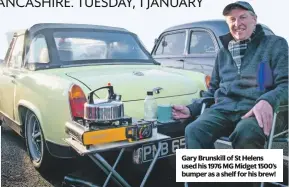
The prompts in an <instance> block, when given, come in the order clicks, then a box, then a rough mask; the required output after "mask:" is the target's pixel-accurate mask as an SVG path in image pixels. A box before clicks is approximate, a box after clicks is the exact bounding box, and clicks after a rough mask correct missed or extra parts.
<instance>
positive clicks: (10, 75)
mask: <svg viewBox="0 0 289 187" xmlns="http://www.w3.org/2000/svg"><path fill="white" fill-rule="evenodd" d="M9 77H12V78H14V79H16V77H17V76H16V75H14V74H9Z"/></svg>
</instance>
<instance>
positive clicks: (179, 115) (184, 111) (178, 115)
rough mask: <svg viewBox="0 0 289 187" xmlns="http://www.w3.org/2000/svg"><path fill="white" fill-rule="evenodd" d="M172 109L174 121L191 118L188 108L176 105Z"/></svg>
mask: <svg viewBox="0 0 289 187" xmlns="http://www.w3.org/2000/svg"><path fill="white" fill-rule="evenodd" d="M172 109H173V110H172V115H173V118H174V119H187V118H189V117H190V116H191V113H190V110H189V108H188V107H186V106H183V105H174V106H173V107H172Z"/></svg>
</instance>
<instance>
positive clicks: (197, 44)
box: [189, 31, 216, 54]
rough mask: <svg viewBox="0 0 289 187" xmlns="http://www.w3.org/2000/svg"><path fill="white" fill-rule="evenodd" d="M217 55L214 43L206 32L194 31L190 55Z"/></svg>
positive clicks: (191, 38)
mask: <svg viewBox="0 0 289 187" xmlns="http://www.w3.org/2000/svg"><path fill="white" fill-rule="evenodd" d="M206 53H216V49H215V45H214V42H213V40H212V38H211V36H210V34H209V33H208V32H206V31H192V32H191V37H190V47H189V54H206Z"/></svg>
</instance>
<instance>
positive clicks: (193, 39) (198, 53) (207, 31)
mask: <svg viewBox="0 0 289 187" xmlns="http://www.w3.org/2000/svg"><path fill="white" fill-rule="evenodd" d="M262 26H263V28H264V31H265V33H266V34H270V35H271V34H274V33H273V31H272V30H271V29H270V28H269V27H267V26H266V25H264V24H262ZM228 32H229V28H228V25H227V23H226V21H225V20H208V21H198V22H192V23H187V24H181V25H176V26H172V27H170V28H168V29H166V30H164V31H163V32H162V33H161V34H160V36H159V37H158V38H157V39H156V40H155V45H154V47H153V49H152V52H151V54H152V56H153V58H154V59H155V60H156V61H157V62H159V63H161V65H162V66H166V67H173V68H178V69H187V70H192V71H196V72H201V73H204V74H206V75H209V76H210V75H211V72H212V69H213V67H214V64H215V58H216V57H217V53H218V51H219V49H220V48H222V47H223V44H222V42H221V41H220V38H219V37H220V36H221V35H225V34H226V33H228Z"/></svg>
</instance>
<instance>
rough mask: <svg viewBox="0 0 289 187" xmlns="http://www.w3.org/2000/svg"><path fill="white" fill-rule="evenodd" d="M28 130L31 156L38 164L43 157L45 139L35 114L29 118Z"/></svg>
mask: <svg viewBox="0 0 289 187" xmlns="http://www.w3.org/2000/svg"><path fill="white" fill-rule="evenodd" d="M26 128H27V129H26V130H27V134H26V135H27V141H28V149H29V152H30V155H31V157H32V160H33V161H34V162H37V163H38V162H40V161H41V159H42V155H43V137H42V134H41V129H40V124H39V121H38V119H37V117H36V116H35V115H34V114H31V115H30V116H29V118H28V124H27V126H26Z"/></svg>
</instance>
